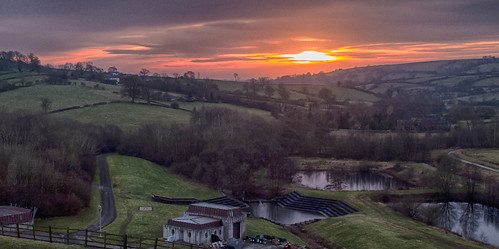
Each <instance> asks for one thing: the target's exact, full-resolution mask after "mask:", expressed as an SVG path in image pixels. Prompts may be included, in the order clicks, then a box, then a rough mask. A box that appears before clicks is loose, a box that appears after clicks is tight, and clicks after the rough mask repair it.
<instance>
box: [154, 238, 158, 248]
mask: <svg viewBox="0 0 499 249" xmlns="http://www.w3.org/2000/svg"><path fill="white" fill-rule="evenodd" d="M157 248H158V238H156V240H154V249H157Z"/></svg>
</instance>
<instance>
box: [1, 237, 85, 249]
mask: <svg viewBox="0 0 499 249" xmlns="http://www.w3.org/2000/svg"><path fill="white" fill-rule="evenodd" d="M0 248H9V249H26V248H30V249H52V248H53V249H65V248H82V247H80V246H70V245H65V244H58V243H49V242H42V241H34V240H30V239H18V238H12V237H6V236H0Z"/></svg>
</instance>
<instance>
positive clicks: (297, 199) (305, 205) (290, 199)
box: [277, 191, 358, 217]
mask: <svg viewBox="0 0 499 249" xmlns="http://www.w3.org/2000/svg"><path fill="white" fill-rule="evenodd" d="M277 203H278V204H279V205H280V206H282V207H286V208H290V209H295V210H299V211H305V212H313V213H318V214H321V215H324V216H326V217H338V216H343V215H347V214H351V213H355V212H357V211H358V210H357V209H355V208H354V207H352V206H350V204H348V203H346V202H344V201H339V200H331V199H324V198H318V197H309V196H303V195H302V194H300V193H298V192H296V191H294V192H291V193H289V194H287V195H285V196H283V197H281V198H278V199H277Z"/></svg>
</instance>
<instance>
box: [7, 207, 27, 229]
mask: <svg viewBox="0 0 499 249" xmlns="http://www.w3.org/2000/svg"><path fill="white" fill-rule="evenodd" d="M29 222H31V210H30V209H26V208H20V207H14V206H0V226H7V225H12V224H16V223H19V224H23V223H29Z"/></svg>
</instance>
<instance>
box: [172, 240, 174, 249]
mask: <svg viewBox="0 0 499 249" xmlns="http://www.w3.org/2000/svg"><path fill="white" fill-rule="evenodd" d="M172 249H175V241H172Z"/></svg>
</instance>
